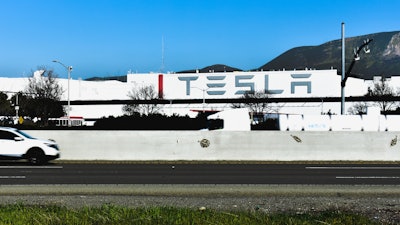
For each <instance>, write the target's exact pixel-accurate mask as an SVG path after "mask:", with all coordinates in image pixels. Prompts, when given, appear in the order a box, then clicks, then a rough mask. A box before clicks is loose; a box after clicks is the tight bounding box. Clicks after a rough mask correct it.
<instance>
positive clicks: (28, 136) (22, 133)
mask: <svg viewBox="0 0 400 225" xmlns="http://www.w3.org/2000/svg"><path fill="white" fill-rule="evenodd" d="M15 132H17V133H19V134H21V135H22V136H24V137H26V138H29V139H35V138H34V137H32V136H30V135H29V134H27V133H25V132H22V131H20V130H15Z"/></svg>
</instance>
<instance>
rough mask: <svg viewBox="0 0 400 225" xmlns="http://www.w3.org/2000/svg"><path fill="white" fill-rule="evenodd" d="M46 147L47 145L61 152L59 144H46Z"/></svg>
mask: <svg viewBox="0 0 400 225" xmlns="http://www.w3.org/2000/svg"><path fill="white" fill-rule="evenodd" d="M46 145H47V146H48V147H50V148H54V149H56V150H60V149H59V148H58V145H57V144H52V143H46Z"/></svg>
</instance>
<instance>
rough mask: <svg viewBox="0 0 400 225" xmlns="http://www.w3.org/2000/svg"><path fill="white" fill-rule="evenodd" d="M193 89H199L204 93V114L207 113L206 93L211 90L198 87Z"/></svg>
mask: <svg viewBox="0 0 400 225" xmlns="http://www.w3.org/2000/svg"><path fill="white" fill-rule="evenodd" d="M191 88H196V89H199V90H200V91H203V113H205V112H206V110H205V105H206V91H207V90H208V89H210V88H198V87H191Z"/></svg>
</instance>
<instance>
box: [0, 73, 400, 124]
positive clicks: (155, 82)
mask: <svg viewBox="0 0 400 225" xmlns="http://www.w3.org/2000/svg"><path fill="white" fill-rule="evenodd" d="M388 81H389V84H390V86H391V87H393V88H394V90H397V89H398V88H400V77H392V78H390V79H388ZM373 82H374V81H372V80H363V79H356V78H349V79H348V80H347V83H346V89H345V96H363V95H365V94H366V93H367V91H368V88H372V86H373ZM340 83H341V76H340V75H338V74H337V70H336V69H331V70H290V71H289V70H283V71H257V72H220V73H219V72H218V73H214V72H210V73H168V74H162V73H145V74H141V73H140V74H139V73H128V74H127V82H120V81H85V80H81V79H71V80H70V85H69V87H70V89H69V98H70V100H71V101H74V100H126V99H129V97H128V93H129V92H130V91H131V90H132V89H134V88H137V87H140V86H150V85H152V86H153V87H154V89H155V90H156V91H158V93H159V94H160V96H161V95H162V96H163V98H164V99H214V98H223V99H226V98H240V97H241V96H242V95H243V94H244V93H245V92H246V91H267V92H268V93H271V95H270V97H271V98H274V97H277V98H280V97H284V98H291V97H293V98H294V97H296V98H307V97H317V98H318V97H320V98H321V102H320V103H318V102H313V103H310V102H309V103H307V102H302V103H278V104H277V107H275V112H276V113H283V114H314V115H317V114H321V113H326V112H327V111H328V110H330V111H331V112H332V113H334V114H340V102H337V103H328V102H323V100H322V98H324V97H340V96H341V85H340ZM27 84H28V78H5V77H0V91H3V92H10V93H11V92H19V91H23V90H24V89H25V87H26V86H27ZM59 84H60V85H61V86H62V87H63V90H64V94H63V96H62V100H67V98H68V97H67V96H68V91H67V90H68V88H67V87H68V80H67V79H59ZM350 106H352V103H350V102H348V103H346V112H347V108H348V107H350ZM227 108H230V104H218V105H216V104H197V105H189V104H180V105H176V104H170V105H165V106H164V107H163V112H164V113H166V114H172V113H178V114H189V115H194V114H193V110H201V109H206V110H224V109H227ZM70 115H71V116H82V117H84V118H101V117H108V116H120V115H123V111H122V105H87V106H82V105H72V106H71V112H70Z"/></svg>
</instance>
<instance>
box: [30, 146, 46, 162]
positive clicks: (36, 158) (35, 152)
mask: <svg viewBox="0 0 400 225" xmlns="http://www.w3.org/2000/svg"><path fill="white" fill-rule="evenodd" d="M27 159H28V162H29V163H30V164H33V165H41V164H43V163H45V162H46V161H45V154H44V152H43V151H42V150H41V149H32V150H29V152H28V154H27Z"/></svg>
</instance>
